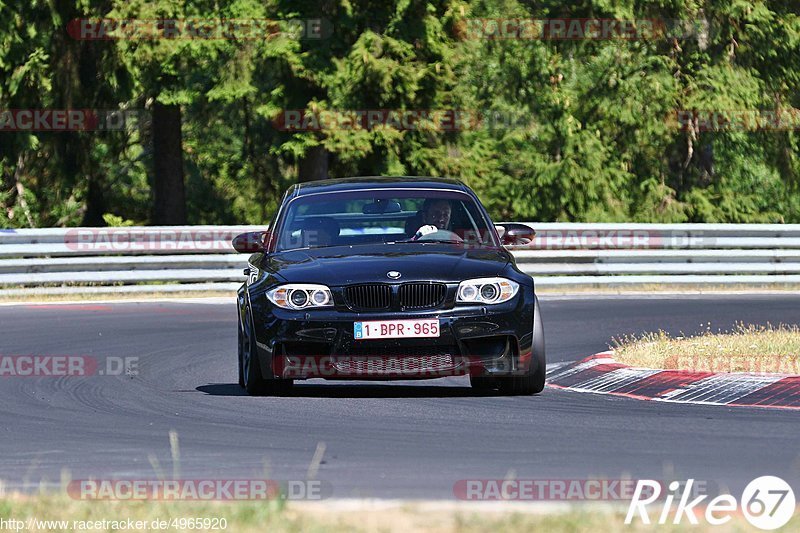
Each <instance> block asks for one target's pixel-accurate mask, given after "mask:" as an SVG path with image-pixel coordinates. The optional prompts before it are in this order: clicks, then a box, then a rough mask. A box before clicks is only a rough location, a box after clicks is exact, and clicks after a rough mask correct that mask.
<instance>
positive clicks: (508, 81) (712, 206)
mask: <svg viewBox="0 0 800 533" xmlns="http://www.w3.org/2000/svg"><path fill="white" fill-rule="evenodd" d="M82 17H83V18H86V17H91V18H94V17H106V18H118V19H156V18H175V19H191V18H197V19H215V20H224V19H260V20H265V19H272V20H276V21H280V22H279V23H278V26H279V27H280V28H281V29H282V33H280V34H276V35H271V36H269V37H268V38H263V39H119V40H107V41H78V40H75V39H72V38H71V37H70V36H69V35H68V34H67V32H66V26H67V24H68V22H69V21H70V20H73V19H76V18H82ZM481 17H490V18H491V17H494V18H501V17H504V18H514V17H517V18H523V19H542V18H575V19H585V18H598V19H611V18H616V19H621V20H637V19H638V20H641V19H654V20H666V21H678V20H680V21H684V22H686V24H685V27H686V28H688V29H689V30H690V31H688V32H687V33H685V34H684V35H680V36H678V37H677V38H668V37H665V36H658V35H655V36H651V37H647V38H641V39H607V40H602V39H600V40H591V39H590V40H548V39H475V38H472V37H474V36H473V35H471V34H470V32H469V31H468V29H469V28H470V19H473V18H481ZM292 19H303V20H308V19H324V26H325V27H326V28H327V30H328V31H327V32H326V33H325V34H324V35H323V38H309V36H304V38H300V37H299V36H298V35H296V34H292V33H291V32H289V31H288V29H289V28H290V26H291V25H290V23H288V22H287V21H289V20H292ZM155 101H159V102H161V103H164V104H177V105H180V106H181V110H182V115H183V127H182V134H183V147H182V148H183V161H184V166H185V182H186V191H187V204H188V209H187V212H188V213H189V222H190V223H208V224H217V223H219V224H223V223H264V222H267V221H268V220H269V218H270V216H271V215H272V212H273V211H274V208H275V206H276V204H277V202H278V201H279V198H280V194H281V193H282V191H283V190H284V189H285V188H286V187H287V186H288V185H290V184H291V183H294V182H296V181H297V180H298V179H299V178H301V177H302V176H301V167H302V164H303V162H304V160H305V159H304V158H306V157H307V156H308V155H309V154H310V153H311V152H312V151H314V150H317V151H318V150H319V147H322V148H324V153H325V154H326V155H327V157H328V174H329V175H330V176H331V177H341V176H350V175H377V174H392V175H447V176H453V177H457V178H460V179H462V180H463V181H465V182H466V183H467V184H468V185H470V186H471V187H473V188H474V189H475V190H476V191H477V192H478V193H479V195H480V196H481V198H482V199H483V201H484V203H485V204H486V205H487V207H488V208H489V210H490V212H491V214H492V216H493V217H495V218H496V219H502V220H512V219H517V220H523V219H524V220H532V221H598V222H603V221H636V222H786V223H789V222H800V190H799V189H800V157H798V154H799V153H800V152H799V151H800V138H799V137H798V129H797V127H798V126H800V120H797V121H796V122H795V125H794V127H789V128H786V129H783V130H781V131H775V130H768V129H766V130H758V129H757V128H745V130H744V131H738V130H736V129H735V128H734V129H729V130H726V129H724V128H723V129H721V130H719V131H714V129H713V128H711V129H709V128H703V127H699V126H698V125H697V124H696V123H694V124H691V123H690V124H684V123H681V122H680V121H679V120H676V117H678V116H679V115H678V113H679V112H680V111H686V112H698V113H701V114H702V113H704V112H720V113H731V112H733V113H734V114H735V113H742V112H747V111H750V112H757V111H758V110H767V111H770V110H771V111H776V110H794V111H795V112H798V111H797V110H798V109H800V14H799V13H798V6H797V5H796V2H788V1H786V0H675V1H673V0H669V1H668V0H636V1H633V0H625V1H622V2H612V1H609V0H587V1H586V2H579V3H573V4H570V3H564V2H560V1H559V2H556V1H555V0H545V1H542V2H535V3H530V2H522V1H519V0H389V1H375V0H327V1H325V2H320V1H317V0H267V1H266V2H260V1H258V0H233V1H232V2H227V3H223V4H219V3H217V2H209V1H208V0H200V1H196V2H191V3H186V2H179V1H177V0H156V1H145V0H133V1H129V0H79V1H76V0H67V1H66V2H55V3H52V2H44V1H42V0H32V1H30V2H25V3H20V2H9V1H8V0H0V111H2V110H7V109H28V108H35V109H38V108H45V109H46V108H55V109H64V108H70V109H75V108H91V109H134V110H140V111H142V113H141V114H140V119H139V120H138V121H136V122H135V123H134V124H132V125H131V127H129V128H126V129H125V130H123V131H111V132H92V131H87V132H62V133H52V132H18V133H12V132H2V131H0V208H1V209H2V211H3V215H2V216H0V227H23V226H28V225H38V226H53V225H60V226H70V225H80V224H125V223H137V224H145V223H148V221H149V220H150V217H151V215H152V204H153V194H152V184H153V179H154V178H153V176H154V171H153V168H154V164H155V161H154V151H153V146H152V142H153V141H152V138H153V135H152V130H151V123H150V122H149V120H148V119H147V111H149V110H150V109H152V106H153V102H155ZM370 109H372V110H376V109H384V110H386V109H393V110H450V111H453V110H459V111H463V112H467V113H469V114H471V116H477V115H480V116H482V117H484V120H483V122H482V123H479V124H477V125H476V124H473V125H472V127H469V128H467V129H464V130H461V129H456V130H449V131H448V130H446V129H445V130H443V129H440V128H437V127H435V125H434V124H432V123H427V124H423V125H421V126H420V127H418V128H416V129H398V128H394V127H391V126H378V127H375V128H372V129H362V128H337V127H332V126H330V125H328V126H324V127H322V128H321V129H319V130H314V131H305V132H289V131H283V130H281V129H280V128H278V127H276V123H275V118H276V116H278V115H279V113H280V112H281V111H282V110H304V111H306V112H311V113H317V112H320V111H325V110H328V111H331V110H333V111H336V110H338V111H347V110H370ZM798 116H800V115H798Z"/></svg>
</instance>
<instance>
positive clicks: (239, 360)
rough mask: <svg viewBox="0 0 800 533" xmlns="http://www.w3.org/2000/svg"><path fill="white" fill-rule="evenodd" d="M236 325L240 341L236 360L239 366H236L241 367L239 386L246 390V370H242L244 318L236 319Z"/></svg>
mask: <svg viewBox="0 0 800 533" xmlns="http://www.w3.org/2000/svg"><path fill="white" fill-rule="evenodd" d="M236 324H237V329H236V333H237V335H236V336H237V339H238V343H237V345H238V350H237V351H238V356H237V358H236V359H237V363H238V364H237V365H236V366H237V367H239V386H240V387H241V388H244V370H243V369H242V343H243V342H244V339H243V338H242V318H241V315H240V316H239V317H238V318H237V319H236Z"/></svg>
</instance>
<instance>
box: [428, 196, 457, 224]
mask: <svg viewBox="0 0 800 533" xmlns="http://www.w3.org/2000/svg"><path fill="white" fill-rule="evenodd" d="M451 213H452V207H451V206H450V202H449V201H447V200H439V199H434V198H428V199H427V200H425V202H424V203H423V204H422V223H423V224H430V225H432V226H436V229H439V230H449V229H450V214H451Z"/></svg>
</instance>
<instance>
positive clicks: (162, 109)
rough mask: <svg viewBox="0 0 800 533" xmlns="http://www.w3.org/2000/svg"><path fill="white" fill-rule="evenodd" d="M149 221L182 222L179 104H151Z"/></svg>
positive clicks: (184, 211)
mask: <svg viewBox="0 0 800 533" xmlns="http://www.w3.org/2000/svg"><path fill="white" fill-rule="evenodd" d="M152 124H153V159H154V170H155V172H154V182H153V193H154V198H153V200H154V205H153V223H154V224H157V225H180V224H186V195H185V192H184V186H183V147H182V137H181V108H180V106H177V105H164V104H161V103H159V102H155V103H154V104H153V122H152Z"/></svg>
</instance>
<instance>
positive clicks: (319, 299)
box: [267, 283, 333, 309]
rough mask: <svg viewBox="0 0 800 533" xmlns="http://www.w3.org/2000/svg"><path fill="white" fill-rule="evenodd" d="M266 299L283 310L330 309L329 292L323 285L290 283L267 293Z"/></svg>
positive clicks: (330, 297) (331, 298)
mask: <svg viewBox="0 0 800 533" xmlns="http://www.w3.org/2000/svg"><path fill="white" fill-rule="evenodd" d="M267 298H269V301H270V302H272V303H273V304H275V305H277V306H278V307H282V308H284V309H308V308H312V307H332V306H333V297H332V296H331V290H330V289H329V288H328V287H326V286H325V285H312V284H306V283H304V284H301V283H290V284H288V285H280V286H278V287H275V288H274V289H270V290H268V291H267Z"/></svg>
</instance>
